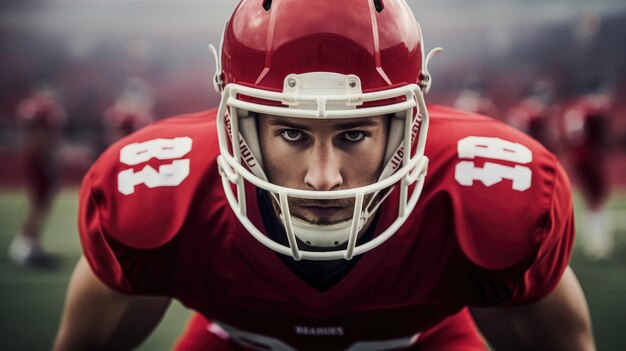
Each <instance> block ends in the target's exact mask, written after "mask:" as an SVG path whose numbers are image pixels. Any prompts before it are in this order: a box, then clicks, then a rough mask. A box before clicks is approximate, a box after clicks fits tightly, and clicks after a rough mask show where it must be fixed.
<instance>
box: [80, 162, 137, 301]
mask: <svg viewBox="0 0 626 351" xmlns="http://www.w3.org/2000/svg"><path fill="white" fill-rule="evenodd" d="M91 177H92V175H91V173H88V174H87V175H86V177H85V178H84V179H83V183H82V186H81V190H80V195H79V211H78V231H79V233H80V240H81V245H82V248H83V255H84V256H85V258H86V259H87V262H88V263H89V265H90V266H91V269H92V271H93V272H94V274H95V275H96V276H97V277H98V278H99V279H100V281H102V282H103V283H104V284H105V285H107V286H108V287H110V288H112V289H114V290H116V291H118V292H121V293H125V294H132V293H134V289H133V288H132V286H131V284H130V283H129V281H128V280H127V279H126V276H125V274H124V270H123V269H122V266H121V264H120V263H119V261H118V259H117V256H116V254H115V252H114V251H113V249H112V248H111V246H110V244H109V240H108V238H107V236H106V234H105V233H104V232H103V231H102V228H101V222H100V221H101V218H100V215H99V206H98V202H97V200H96V199H95V197H94V195H93V194H92V180H91Z"/></svg>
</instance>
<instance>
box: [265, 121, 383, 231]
mask: <svg viewBox="0 0 626 351" xmlns="http://www.w3.org/2000/svg"><path fill="white" fill-rule="evenodd" d="M387 127H388V117H386V116H378V117H367V118H356V119H343V120H315V119H303V118H290V117H279V116H269V115H261V116H260V117H259V119H258V129H259V136H260V142H261V151H262V155H263V163H264V168H265V172H266V173H267V177H268V179H269V181H270V182H272V183H274V184H277V185H281V186H284V187H289V188H294V189H301V190H316V191H329V190H342V189H352V188H358V187H361V186H365V185H369V184H372V183H374V182H376V181H377V180H378V177H379V175H380V172H381V170H382V167H383V161H384V155H385V148H386V145H387V129H388V128H387ZM369 198H371V195H370V196H366V198H365V203H367V201H368V200H369ZM289 205H290V206H289V208H290V211H291V215H293V216H295V217H297V218H300V219H303V220H305V221H307V222H309V223H313V224H321V225H328V224H334V223H338V222H343V221H346V220H349V219H351V218H352V213H353V210H354V199H353V198H351V199H338V200H314V199H298V198H290V199H289Z"/></svg>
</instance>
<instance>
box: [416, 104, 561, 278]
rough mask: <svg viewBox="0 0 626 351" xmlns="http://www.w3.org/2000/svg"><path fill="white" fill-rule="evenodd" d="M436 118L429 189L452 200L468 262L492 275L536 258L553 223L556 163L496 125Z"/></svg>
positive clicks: (459, 116) (460, 117) (457, 116)
mask: <svg viewBox="0 0 626 351" xmlns="http://www.w3.org/2000/svg"><path fill="white" fill-rule="evenodd" d="M433 112H434V113H433ZM433 112H431V114H434V115H435V116H434V118H432V119H431V129H430V131H429V136H428V142H427V147H426V155H427V156H428V157H429V159H430V165H429V170H428V176H427V182H428V183H427V184H426V185H425V188H426V187H428V186H432V187H434V188H435V190H434V191H436V192H445V193H447V194H448V196H449V197H450V201H451V204H452V207H453V216H454V222H455V228H456V235H457V240H458V242H459V244H460V247H461V249H462V250H463V252H464V254H465V255H466V256H467V257H468V258H469V259H470V260H471V261H472V262H474V263H475V264H477V265H479V266H481V267H484V268H489V269H501V268H505V267H509V266H512V265H514V264H517V263H519V262H521V261H523V260H524V259H526V258H528V257H530V256H532V255H533V254H534V253H535V252H536V249H537V248H538V245H540V242H541V240H542V237H543V235H544V234H545V230H544V229H545V226H546V225H547V224H548V222H549V213H550V207H551V202H552V196H553V189H554V182H555V173H556V172H557V161H556V158H555V157H554V155H552V154H551V153H550V152H549V151H547V150H546V149H545V148H544V147H543V146H542V145H541V144H540V143H539V142H537V141H535V140H534V139H532V138H530V137H529V136H527V135H525V134H523V133H521V132H519V131H517V130H516V129H514V128H512V127H509V126H507V125H505V124H504V123H501V122H498V121H495V120H493V119H490V118H485V117H482V116H476V115H471V114H465V113H455V112H454V111H451V110H445V111H443V113H439V112H440V111H439V110H437V109H435V110H434V111H433ZM429 178H430V179H429Z"/></svg>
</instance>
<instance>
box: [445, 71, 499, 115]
mask: <svg viewBox="0 0 626 351" xmlns="http://www.w3.org/2000/svg"><path fill="white" fill-rule="evenodd" d="M454 107H456V108H458V109H459V110H463V111H467V112H473V113H478V114H481V115H485V116H489V117H493V118H499V115H500V112H499V111H498V107H497V106H496V104H495V103H494V102H493V101H491V99H490V98H489V97H488V96H487V95H486V93H485V87H484V83H483V82H482V81H481V80H480V79H479V78H477V77H470V78H468V79H466V81H465V83H464V86H463V90H461V92H460V93H459V96H458V97H457V98H456V100H455V101H454Z"/></svg>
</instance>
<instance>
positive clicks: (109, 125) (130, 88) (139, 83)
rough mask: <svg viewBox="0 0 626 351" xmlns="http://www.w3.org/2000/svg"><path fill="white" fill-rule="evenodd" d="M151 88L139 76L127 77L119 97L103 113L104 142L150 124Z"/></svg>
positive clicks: (110, 141)
mask: <svg viewBox="0 0 626 351" xmlns="http://www.w3.org/2000/svg"><path fill="white" fill-rule="evenodd" d="M153 103H154V98H153V94H152V89H151V88H150V86H149V85H148V83H146V82H145V81H144V80H142V79H141V78H137V77H132V78H129V79H128V81H127V82H126V85H125V86H124V89H123V91H122V93H121V94H120V96H119V98H118V99H117V100H116V101H115V103H113V105H111V106H110V107H109V108H108V109H107V110H106V111H105V113H104V143H105V145H106V146H108V145H111V144H113V143H114V142H115V141H117V140H118V139H121V138H122V137H125V136H126V135H128V134H131V133H132V132H134V131H136V130H138V129H139V128H141V127H144V126H146V125H148V124H150V123H151V122H152V120H153V115H152V105H153Z"/></svg>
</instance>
